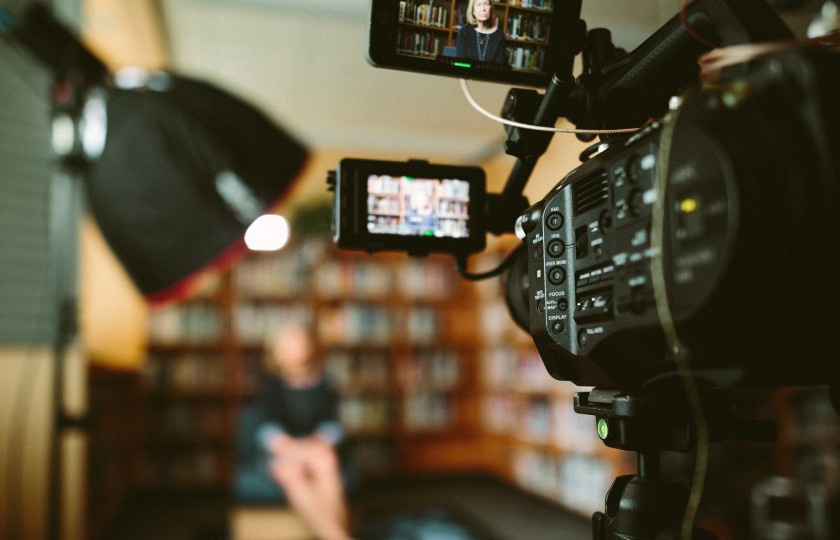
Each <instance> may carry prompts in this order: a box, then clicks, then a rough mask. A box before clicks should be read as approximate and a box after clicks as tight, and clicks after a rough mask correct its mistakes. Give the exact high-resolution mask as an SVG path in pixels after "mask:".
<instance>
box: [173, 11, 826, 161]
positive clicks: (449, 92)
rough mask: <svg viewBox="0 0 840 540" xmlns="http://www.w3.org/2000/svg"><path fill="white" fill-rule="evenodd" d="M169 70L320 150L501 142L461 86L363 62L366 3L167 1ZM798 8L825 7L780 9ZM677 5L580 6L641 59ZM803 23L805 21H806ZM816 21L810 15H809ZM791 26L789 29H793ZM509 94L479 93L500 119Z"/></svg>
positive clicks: (483, 151)
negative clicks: (241, 101) (213, 86)
mask: <svg viewBox="0 0 840 540" xmlns="http://www.w3.org/2000/svg"><path fill="white" fill-rule="evenodd" d="M158 1H159V3H160V6H161V14H162V17H163V20H164V26H165V32H166V35H167V40H168V44H169V49H170V58H171V63H172V66H171V67H172V68H173V69H175V70H178V71H181V72H185V73H189V74H192V75H197V76H201V77H203V78H207V79H209V80H213V81H215V82H217V83H219V84H221V85H222V86H224V87H226V88H228V89H230V90H232V91H234V92H237V93H239V94H240V95H242V96H243V97H246V98H248V99H250V100H252V101H253V102H254V103H256V104H257V105H258V106H260V107H262V108H264V109H265V110H266V111H267V112H268V113H269V114H270V115H272V116H273V117H274V118H275V119H277V120H278V121H279V122H280V123H281V124H283V125H284V126H286V127H287V128H288V129H290V130H291V131H292V132H293V133H296V134H297V135H298V136H299V137H301V138H302V139H303V140H304V141H305V142H307V143H308V144H309V145H310V146H311V147H313V148H317V149H332V150H338V151H344V152H348V153H352V155H357V156H359V157H365V156H369V155H372V154H375V155H378V156H381V155H391V156H399V157H400V158H409V157H412V158H428V159H446V160H449V161H451V162H463V163H478V162H482V161H484V160H485V159H487V158H488V157H489V156H492V155H496V154H499V153H500V151H501V143H502V142H503V141H504V138H505V137H504V130H503V129H502V127H501V126H500V125H499V124H496V123H494V122H493V121H491V120H488V119H487V118H485V117H483V116H481V115H479V114H478V113H477V112H476V111H474V110H473V109H472V108H471V107H470V106H469V104H468V103H467V101H466V99H465V98H464V96H463V93H462V92H461V89H460V86H459V83H458V81H457V80H456V79H452V78H446V77H440V76H432V75H423V74H416V73H408V72H401V71H392V70H385V69H380V68H374V67H372V66H370V65H369V64H368V63H367V62H366V61H365V46H366V40H367V38H366V30H367V19H368V11H369V7H368V1H369V0H158ZM776 1H777V2H778V1H785V2H787V3H788V4H790V3H791V2H796V3H797V5H799V6H800V12H801V11H802V9H801V6H802V5H803V4H810V6H811V11H812V12H813V9H815V6H816V5H818V2H817V0H776ZM679 4H680V0H583V13H582V16H583V18H584V20H585V21H586V22H587V24H588V26H589V28H594V27H605V28H608V29H610V30H611V31H612V35H613V40H614V42H615V43H616V45H618V46H620V47H623V48H625V49H632V48H633V47H635V46H636V45H638V44H639V43H641V42H642V41H643V40H644V39H645V38H646V37H647V36H649V35H650V34H651V33H652V32H653V31H654V30H656V29H657V28H658V27H659V26H660V25H661V24H663V23H664V22H665V21H667V20H668V19H669V18H671V17H672V16H673V15H674V14H675V13H676V12H677V11H678V8H679ZM801 17H802V15H800V18H801ZM806 17H810V14H808V15H806ZM789 22H790V21H789ZM508 88H509V87H508V86H506V85H502V84H493V83H479V82H471V83H470V89H471V91H472V92H473V94H474V95H475V97H476V99H477V101H478V102H479V103H480V104H482V105H483V106H484V107H485V108H487V109H488V110H490V111H491V112H498V111H499V110H500V108H501V104H502V103H503V100H504V97H505V95H506V93H507V90H508Z"/></svg>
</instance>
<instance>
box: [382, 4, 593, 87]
mask: <svg viewBox="0 0 840 540" xmlns="http://www.w3.org/2000/svg"><path fill="white" fill-rule="evenodd" d="M580 25H581V21H580V0H373V2H372V13H371V24H370V36H369V47H368V60H369V61H370V62H371V63H372V64H374V65H377V66H380V67H389V68H395V69H407V70H410V71H420V72H424V73H435V74H441V75H450V76H456V77H464V78H473V79H481V80H491V81H498V82H508V83H521V84H530V85H536V86H544V85H545V84H547V82H548V80H549V77H550V76H551V74H552V73H554V72H556V71H559V70H566V71H570V70H571V67H572V61H573V58H574V54H575V52H574V51H575V46H576V45H575V39H576V37H579V35H580V32H578V30H579V29H581V26H580Z"/></svg>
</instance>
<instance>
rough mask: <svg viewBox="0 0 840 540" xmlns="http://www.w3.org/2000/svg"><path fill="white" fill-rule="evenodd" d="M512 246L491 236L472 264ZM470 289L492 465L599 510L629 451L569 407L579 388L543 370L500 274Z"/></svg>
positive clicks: (542, 492) (493, 260) (488, 262)
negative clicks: (607, 440)
mask: <svg viewBox="0 0 840 540" xmlns="http://www.w3.org/2000/svg"><path fill="white" fill-rule="evenodd" d="M514 246H515V242H514V241H498V242H495V243H494V245H492V246H491V247H490V249H488V250H487V252H485V253H484V254H482V255H481V256H480V257H478V258H477V260H476V261H475V263H474V265H475V266H476V267H477V268H481V269H486V268H492V267H494V266H495V265H496V264H498V263H499V262H500V261H501V260H502V258H503V257H504V256H505V255H506V254H507V253H508V252H509V250H511V249H513V247H514ZM477 295H478V296H479V298H481V311H480V313H479V325H478V326H479V328H481V329H482V332H481V336H480V337H479V338H478V339H479V341H480V342H481V343H482V348H481V351H480V353H479V359H478V365H479V371H480V373H481V380H480V387H481V404H480V410H481V426H482V433H483V437H484V446H485V449H486V453H487V454H488V455H492V456H493V460H494V461H495V464H494V465H493V466H492V468H493V469H494V470H495V471H496V473H497V474H499V475H501V476H502V477H503V478H506V479H507V480H509V481H510V482H512V483H514V484H516V485H518V486H519V487H521V488H523V489H525V490H527V491H530V492H532V493H534V494H537V495H539V496H541V497H544V498H546V499H548V500H551V501H553V502H556V503H558V504H560V505H561V506H564V507H565V508H567V509H569V510H571V511H573V512H576V513H578V514H580V515H582V516H585V517H587V518H588V517H590V516H591V515H592V512H594V511H596V510H600V511H603V505H604V496H605V495H606V492H607V491H608V489H609V487H610V486H611V485H612V482H613V480H614V479H615V477H616V476H618V475H622V474H628V473H631V472H634V470H635V456H634V454H632V453H631V452H622V451H618V450H615V449H612V448H608V447H606V446H604V444H603V443H602V442H601V441H600V439H599V438H598V436H597V433H596V430H595V420H594V418H593V417H592V416H588V415H581V414H577V413H575V411H574V407H573V396H574V394H575V392H578V391H586V389H585V388H580V387H577V386H575V385H573V384H572V383H569V382H562V381H557V380H555V379H553V378H552V377H551V376H550V375H549V374H548V372H547V371H546V369H545V366H544V364H543V361H542V359H541V358H540V356H539V353H538V352H537V350H536V347H535V346H534V343H533V341H532V339H531V337H530V335H529V334H528V333H527V332H525V331H524V330H523V329H521V328H519V327H518V326H516V325H515V323H514V322H513V321H512V319H511V316H510V313H509V311H508V307H507V305H506V303H505V299H504V294H503V288H502V284H501V281H500V280H491V281H487V282H482V283H481V284H479V286H478V290H477Z"/></svg>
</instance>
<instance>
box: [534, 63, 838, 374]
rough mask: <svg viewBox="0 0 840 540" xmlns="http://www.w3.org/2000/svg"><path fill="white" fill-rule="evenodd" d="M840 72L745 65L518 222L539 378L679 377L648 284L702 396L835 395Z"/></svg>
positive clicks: (597, 160) (828, 67) (584, 168)
mask: <svg viewBox="0 0 840 540" xmlns="http://www.w3.org/2000/svg"><path fill="white" fill-rule="evenodd" d="M838 73H840V55H838V54H837V53H832V52H824V51H817V50H805V49H789V50H786V51H782V52H780V53H776V54H773V55H770V56H767V57H764V58H762V59H759V60H756V61H754V62H753V63H751V64H748V65H745V66H740V67H739V69H738V70H736V71H735V72H733V73H731V74H729V76H731V80H730V81H726V80H724V81H722V82H721V83H719V84H718V85H717V86H716V87H710V88H707V89H704V90H702V91H700V92H698V93H696V94H694V95H692V96H690V97H689V98H687V100H686V101H685V103H684V104H683V106H682V107H681V108H680V109H679V111H678V116H676V120H675V121H672V122H674V124H673V126H671V127H669V128H668V129H667V130H666V128H665V127H664V122H661V121H660V122H655V123H653V124H652V125H650V126H648V127H647V128H646V129H644V130H643V131H641V132H640V133H638V134H636V135H634V136H633V137H631V138H629V139H627V140H625V141H622V142H621V143H617V144H614V145H612V146H611V147H610V149H609V150H607V151H605V152H603V153H602V154H599V155H597V156H595V157H593V158H592V159H590V160H589V161H587V162H585V163H584V164H582V165H581V166H579V167H578V168H577V169H575V170H574V171H572V172H571V173H569V174H568V175H567V176H566V177H565V178H564V179H563V180H562V181H561V182H560V183H559V184H558V186H557V187H556V188H555V189H554V190H552V191H551V192H550V193H549V194H548V195H547V196H546V197H545V198H544V199H543V200H542V201H541V202H539V203H538V204H536V205H534V206H533V207H532V208H531V209H530V210H529V211H528V212H526V213H525V214H524V215H523V216H522V218H521V225H522V228H523V230H524V231H525V232H526V233H527V234H526V237H525V239H524V243H525V245H526V247H527V250H528V256H527V260H528V266H529V272H528V276H529V277H528V280H529V282H528V287H529V291H528V298H529V319H530V326H531V328H530V331H531V334H532V336H533V338H534V341H535V343H536V345H537V348H538V349H539V352H540V355H541V357H542V358H543V361H544V363H545V365H546V368H547V369H548V371H549V372H550V373H551V374H552V376H554V377H555V378H557V379H562V380H570V381H573V382H575V383H576V384H578V385H583V386H600V387H621V388H629V389H632V388H642V387H644V386H645V385H647V384H650V383H651V381H653V380H657V379H660V380H661V379H662V378H663V377H666V376H668V375H671V374H674V373H675V371H676V370H675V366H674V364H673V361H672V358H673V357H672V355H671V353H672V351H671V350H670V349H669V347H668V340H667V339H666V337H665V333H664V330H663V321H662V318H661V314H662V311H660V309H658V306H657V301H656V298H655V293H656V290H655V287H654V280H655V279H657V278H661V279H662V280H664V282H663V283H664V290H665V291H667V303H668V306H669V310H670V313H671V314H672V317H673V320H674V323H675V326H676V332H677V335H678V336H679V338H680V340H681V342H682V344H683V345H684V346H685V347H686V349H687V352H688V358H689V360H690V363H689V367H690V369H691V372H692V374H694V375H695V376H696V377H698V378H700V379H704V380H705V381H707V382H708V384H711V385H714V386H750V387H754V386H791V385H822V384H826V383H829V382H833V381H836V380H837V378H838V372H840V368H838V365H837V362H836V354H837V350H838V349H840V337H838V333H837V331H836V322H835V321H836V319H837V317H836V314H835V311H834V310H836V308H837V305H838V300H840V280H838V279H837V276H836V268H837V267H838V264H840V243H838V238H840V220H838V215H840V130H838V127H837V126H838V125H840V111H838V109H837V108H836V107H833V106H832V101H833V99H834V98H833V97H831V96H834V95H836V92H838V91H840V76H838ZM665 161H667V167H666V169H665V171H664V174H666V175H667V177H666V181H665V190H664V193H665V196H664V199H663V201H661V204H662V210H661V213H662V217H663V220H664V221H663V223H664V225H663V227H662V229H661V230H662V234H663V240H662V244H661V260H662V270H661V272H657V271H656V270H655V267H654V266H653V261H654V257H655V255H656V251H657V248H658V247H659V246H654V245H652V241H651V239H652V236H653V233H654V231H653V229H654V221H653V214H654V210H655V208H656V204H657V201H658V198H659V193H660V191H659V189H658V185H657V182H658V180H659V179H658V176H657V175H658V174H662V173H663V171H662V170H660V167H662V166H663V163H664V162H665ZM660 290H661V289H660ZM660 298H661V296H660ZM659 302H660V304H661V303H662V301H661V300H660V301H659ZM659 307H661V305H660V306H659Z"/></svg>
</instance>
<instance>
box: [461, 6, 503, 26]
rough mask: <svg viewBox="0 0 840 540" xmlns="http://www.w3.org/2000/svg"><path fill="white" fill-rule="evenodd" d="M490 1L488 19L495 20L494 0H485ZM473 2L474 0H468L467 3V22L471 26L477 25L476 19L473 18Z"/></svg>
mask: <svg viewBox="0 0 840 540" xmlns="http://www.w3.org/2000/svg"><path fill="white" fill-rule="evenodd" d="M487 1H488V2H490V17H491V18H490V21H491V22H495V20H496V2H494V0H487ZM475 2H476V0H470V3H469V4H467V22H468V23H470V24H471V25H473V26H478V19H476V18H475V13H473V10H474V9H475Z"/></svg>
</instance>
